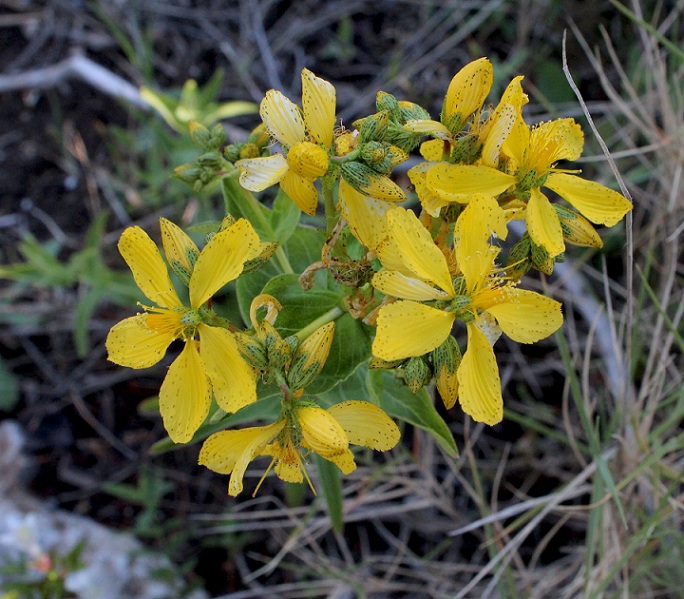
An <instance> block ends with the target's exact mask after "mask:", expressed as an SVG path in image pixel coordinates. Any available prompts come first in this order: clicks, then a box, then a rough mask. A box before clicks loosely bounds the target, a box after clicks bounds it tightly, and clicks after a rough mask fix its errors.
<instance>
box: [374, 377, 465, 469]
mask: <svg viewBox="0 0 684 599" xmlns="http://www.w3.org/2000/svg"><path fill="white" fill-rule="evenodd" d="M368 379H369V384H368V391H369V393H370V395H371V397H372V398H373V403H375V404H377V405H379V406H380V407H381V408H382V409H383V410H385V412H387V413H388V414H389V415H390V416H392V417H393V418H397V419H399V420H403V421H404V422H408V423H409V424H412V425H413V426H417V427H418V428H422V429H423V430H425V431H427V432H428V433H430V434H431V435H432V436H433V437H434V438H435V440H436V441H437V443H439V445H440V447H441V448H442V449H443V450H444V452H445V453H446V454H447V455H449V456H451V457H453V458H455V457H457V456H458V447H456V441H454V436H453V435H452V434H451V431H450V430H449V427H448V426H447V424H446V422H444V419H443V418H442V417H441V416H440V415H439V414H438V413H437V410H436V409H435V406H434V405H432V401H430V396H429V395H428V392H427V391H426V390H425V389H424V388H423V389H421V390H420V391H419V392H418V393H416V394H415V395H414V394H413V393H412V392H411V390H410V389H409V388H408V387H406V386H405V385H403V384H402V383H401V382H400V381H398V380H397V379H395V378H394V377H393V376H392V375H391V373H389V372H387V371H384V370H370V371H369V376H368Z"/></svg>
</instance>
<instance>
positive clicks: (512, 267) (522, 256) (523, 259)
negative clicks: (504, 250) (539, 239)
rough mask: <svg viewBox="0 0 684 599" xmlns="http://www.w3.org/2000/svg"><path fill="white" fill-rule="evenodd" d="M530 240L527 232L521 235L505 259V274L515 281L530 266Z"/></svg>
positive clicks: (525, 272)
mask: <svg viewBox="0 0 684 599" xmlns="http://www.w3.org/2000/svg"><path fill="white" fill-rule="evenodd" d="M531 252H532V240H531V239H530V236H529V234H528V233H525V234H524V235H523V236H522V239H521V240H520V241H518V243H516V244H515V245H514V246H513V247H512V248H511V251H510V252H508V260H507V261H506V276H508V277H509V278H511V279H513V280H514V281H517V280H519V279H521V278H522V276H523V275H525V274H527V272H528V271H529V270H530V268H532V258H531Z"/></svg>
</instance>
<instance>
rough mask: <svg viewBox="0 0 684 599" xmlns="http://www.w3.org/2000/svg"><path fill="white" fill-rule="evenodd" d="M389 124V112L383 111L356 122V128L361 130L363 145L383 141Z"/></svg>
mask: <svg viewBox="0 0 684 599" xmlns="http://www.w3.org/2000/svg"><path fill="white" fill-rule="evenodd" d="M388 123H389V112H388V111H387V110H382V111H380V112H376V113H375V114H371V115H370V116H367V117H366V118H365V119H360V120H358V121H355V122H354V127H356V128H357V129H358V130H359V136H360V139H361V143H366V142H369V141H373V140H382V136H383V133H384V131H385V129H386V128H387V124H388Z"/></svg>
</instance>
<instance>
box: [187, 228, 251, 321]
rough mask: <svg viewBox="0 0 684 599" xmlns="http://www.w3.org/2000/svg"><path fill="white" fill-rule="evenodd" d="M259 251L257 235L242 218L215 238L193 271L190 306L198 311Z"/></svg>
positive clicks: (205, 249) (235, 276) (201, 254)
mask: <svg viewBox="0 0 684 599" xmlns="http://www.w3.org/2000/svg"><path fill="white" fill-rule="evenodd" d="M260 250H261V242H260V241H259V236H258V235H257V233H256V231H255V230H254V227H252V224H251V223H250V222H249V221H248V220H245V219H244V218H241V219H240V220H238V221H237V222H236V223H235V224H234V225H232V226H231V227H229V228H228V229H224V230H223V231H221V232H220V233H217V234H216V235H214V237H212V239H211V241H210V242H209V243H208V244H207V245H206V246H205V247H204V249H203V250H202V252H201V253H200V255H199V258H198V259H197V263H196V264H195V268H194V270H193V271H192V277H191V278H190V305H191V306H192V307H193V308H199V307H200V306H201V305H202V304H204V303H205V302H206V301H207V300H208V299H209V298H210V297H211V296H212V295H214V293H216V292H217V291H218V290H219V289H221V287H223V286H224V285H225V284H226V283H228V282H229V281H232V280H233V279H236V278H237V277H238V276H239V275H240V273H241V272H242V269H243V268H244V264H245V261H247V260H251V259H252V258H256V257H257V256H258V255H259V251H260Z"/></svg>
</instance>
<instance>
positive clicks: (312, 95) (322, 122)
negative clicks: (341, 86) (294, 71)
mask: <svg viewBox="0 0 684 599" xmlns="http://www.w3.org/2000/svg"><path fill="white" fill-rule="evenodd" d="M302 107H303V108H304V122H305V124H306V128H307V130H308V131H309V134H310V135H311V137H312V138H313V140H314V141H315V142H316V143H319V144H323V146H324V147H325V148H329V147H330V146H331V145H332V142H333V131H334V129H335V87H334V86H333V85H332V84H331V83H328V82H327V81H325V80H324V79H321V78H320V77H316V75H314V74H313V73H312V72H311V71H309V70H308V69H304V70H303V71H302Z"/></svg>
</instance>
